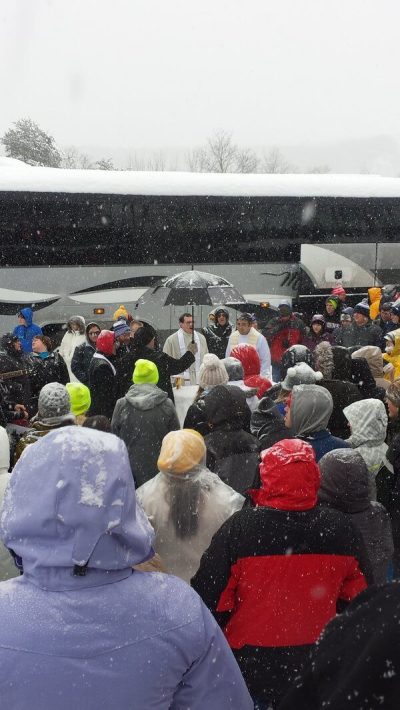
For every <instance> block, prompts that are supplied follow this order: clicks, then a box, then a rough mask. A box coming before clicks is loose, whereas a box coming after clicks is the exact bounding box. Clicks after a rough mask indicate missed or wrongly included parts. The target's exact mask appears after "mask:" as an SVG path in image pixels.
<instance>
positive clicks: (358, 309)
mask: <svg viewBox="0 0 400 710" xmlns="http://www.w3.org/2000/svg"><path fill="white" fill-rule="evenodd" d="M354 313H361V315H362V316H365V317H366V318H369V305H368V303H365V301H360V303H357V305H356V306H354Z"/></svg>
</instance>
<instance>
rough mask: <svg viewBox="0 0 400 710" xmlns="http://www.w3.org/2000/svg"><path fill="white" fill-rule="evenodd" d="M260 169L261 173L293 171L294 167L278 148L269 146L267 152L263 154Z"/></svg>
mask: <svg viewBox="0 0 400 710" xmlns="http://www.w3.org/2000/svg"><path fill="white" fill-rule="evenodd" d="M261 171H262V172H263V173H276V174H278V173H280V174H281V173H293V172H296V171H295V169H294V168H293V167H292V166H291V165H290V164H289V163H288V162H287V161H286V158H285V157H284V155H283V153H281V151H280V150H279V148H276V147H275V148H271V150H270V151H269V153H267V154H264V157H263V161H262V165H261Z"/></svg>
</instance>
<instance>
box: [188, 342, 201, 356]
mask: <svg viewBox="0 0 400 710" xmlns="http://www.w3.org/2000/svg"><path fill="white" fill-rule="evenodd" d="M187 350H188V351H189V352H190V353H192V354H193V355H196V353H197V350H198V348H197V345H196V343H189V345H188V346H187Z"/></svg>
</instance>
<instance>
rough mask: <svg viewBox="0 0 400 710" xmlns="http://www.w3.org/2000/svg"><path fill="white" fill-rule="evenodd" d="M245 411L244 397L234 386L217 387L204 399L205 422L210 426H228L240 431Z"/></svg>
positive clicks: (241, 391)
mask: <svg viewBox="0 0 400 710" xmlns="http://www.w3.org/2000/svg"><path fill="white" fill-rule="evenodd" d="M246 409H248V407H247V402H246V395H245V393H244V392H243V390H241V389H240V388H239V387H236V386H235V385H230V386H229V387H227V386H226V385H217V387H213V389H212V390H211V392H209V393H208V394H207V396H206V397H205V398H204V416H205V420H206V422H207V424H211V425H212V426H220V425H222V424H229V425H230V426H231V428H237V429H241V428H242V422H243V418H244V416H245V414H246Z"/></svg>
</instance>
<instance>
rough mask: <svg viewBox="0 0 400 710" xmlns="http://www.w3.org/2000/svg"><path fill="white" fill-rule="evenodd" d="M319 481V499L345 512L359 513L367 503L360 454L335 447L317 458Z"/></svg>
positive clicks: (365, 472)
mask: <svg viewBox="0 0 400 710" xmlns="http://www.w3.org/2000/svg"><path fill="white" fill-rule="evenodd" d="M319 468H320V471H321V485H320V489H319V491H318V501H319V502H320V503H325V504H326V505H329V506H331V507H332V508H336V509H337V510H341V511H342V512H344V513H359V512H361V511H363V510H366V509H367V508H369V506H370V497H369V476H368V468H367V465H366V463H365V461H364V459H363V458H362V456H361V454H359V453H358V451H355V450H354V449H334V450H333V451H329V453H328V454H325V456H323V457H322V458H321V459H320V461H319Z"/></svg>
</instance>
